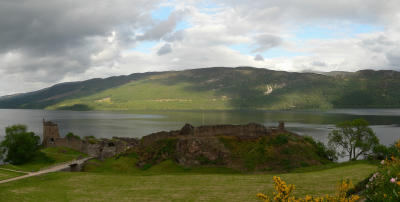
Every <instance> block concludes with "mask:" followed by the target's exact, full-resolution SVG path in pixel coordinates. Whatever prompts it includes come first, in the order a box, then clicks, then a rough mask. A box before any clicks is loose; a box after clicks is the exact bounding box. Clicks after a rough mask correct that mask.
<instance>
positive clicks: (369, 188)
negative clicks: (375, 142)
mask: <svg viewBox="0 0 400 202" xmlns="http://www.w3.org/2000/svg"><path fill="white" fill-rule="evenodd" d="M396 148H397V149H398V151H399V150H400V141H398V142H397V143H396ZM364 195H365V197H366V199H367V201H381V200H382V199H383V200H384V201H400V158H399V157H398V156H392V157H391V158H390V159H386V160H382V161H381V165H380V166H379V167H378V171H377V172H375V173H374V174H373V175H372V176H371V177H370V178H369V180H368V183H367V184H366V185H365V191H364Z"/></svg>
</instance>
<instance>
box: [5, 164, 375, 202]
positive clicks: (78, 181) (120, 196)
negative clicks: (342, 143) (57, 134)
mask: <svg viewBox="0 0 400 202" xmlns="http://www.w3.org/2000/svg"><path fill="white" fill-rule="evenodd" d="M167 164H168V163H167ZM168 167H169V166H168V165H165V164H164V165H161V167H152V168H150V169H149V170H148V171H142V172H147V174H148V175H138V174H137V172H135V171H132V172H133V173H136V174H129V172H127V173H122V172H75V173H71V172H58V173H51V174H47V175H43V176H38V177H32V178H28V179H23V180H20V181H15V182H10V183H6V184H0V199H7V201H259V200H258V199H257V197H256V194H257V193H258V192H265V191H266V192H268V193H272V191H273V190H272V189H273V181H272V177H273V174H232V173H231V174H210V173H202V174H200V173H187V172H179V171H178V170H174V169H173V170H171V172H168V171H164V174H157V173H160V171H161V170H160V169H161V168H168ZM375 169H376V166H375V165H371V164H368V163H364V162H362V163H355V164H346V165H344V166H338V167H334V168H329V169H325V170H314V171H311V172H296V173H286V174H276V175H278V176H280V177H282V179H283V180H285V181H286V182H287V183H291V184H295V185H296V190H295V194H296V195H298V196H304V195H305V194H312V195H324V194H332V193H334V191H335V186H336V184H337V183H338V182H339V181H340V180H341V179H346V178H348V179H350V180H352V181H353V183H354V184H355V183H357V182H358V181H360V180H362V179H364V178H365V177H367V176H368V175H369V174H370V173H372V172H373V171H374V170H375ZM143 174H145V173H143Z"/></svg>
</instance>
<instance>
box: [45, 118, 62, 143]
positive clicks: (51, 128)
mask: <svg viewBox="0 0 400 202" xmlns="http://www.w3.org/2000/svg"><path fill="white" fill-rule="evenodd" d="M59 138H60V134H59V133H58V125H57V124H55V123H53V122H51V121H45V120H44V119H43V145H44V146H45V147H49V146H51V145H53V144H54V142H55V140H56V139H59Z"/></svg>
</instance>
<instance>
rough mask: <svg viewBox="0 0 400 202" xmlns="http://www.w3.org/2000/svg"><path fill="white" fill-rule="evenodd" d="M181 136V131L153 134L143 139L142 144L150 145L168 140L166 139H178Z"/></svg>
mask: <svg viewBox="0 0 400 202" xmlns="http://www.w3.org/2000/svg"><path fill="white" fill-rule="evenodd" d="M179 135H180V131H179V130H177V131H170V132H165V131H161V132H157V133H152V134H150V135H146V136H143V137H142V139H141V143H142V145H144V146H147V145H150V144H151V143H153V142H156V141H158V140H162V139H166V138H173V137H177V136H179Z"/></svg>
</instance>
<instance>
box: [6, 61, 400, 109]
mask: <svg viewBox="0 0 400 202" xmlns="http://www.w3.org/2000/svg"><path fill="white" fill-rule="evenodd" d="M398 89H400V72H396V71H373V70H362V71H358V72H355V73H349V72H344V73H338V72H334V73H331V74H330V73H327V74H325V75H323V74H315V73H292V72H283V71H272V70H268V69H257V68H251V67H238V68H223V67H214V68H204V69H194V70H185V71H176V72H158V73H144V74H132V75H129V76H120V77H111V78H107V79H92V80H88V81H83V82H76V83H66V84H59V85H56V86H53V87H50V88H47V89H43V90H40V91H36V92H32V93H27V94H19V95H16V96H8V97H3V98H0V107H1V108H48V109H69V110H128V109H139V110H141V109H151V110H153V109H154V110H166V109H176V110H196V109H210V110H212V109H219V110H223V109H271V110H278V109H329V108H344V107H352V108H357V107H359V108H374V107H400V91H399V90H398Z"/></svg>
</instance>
